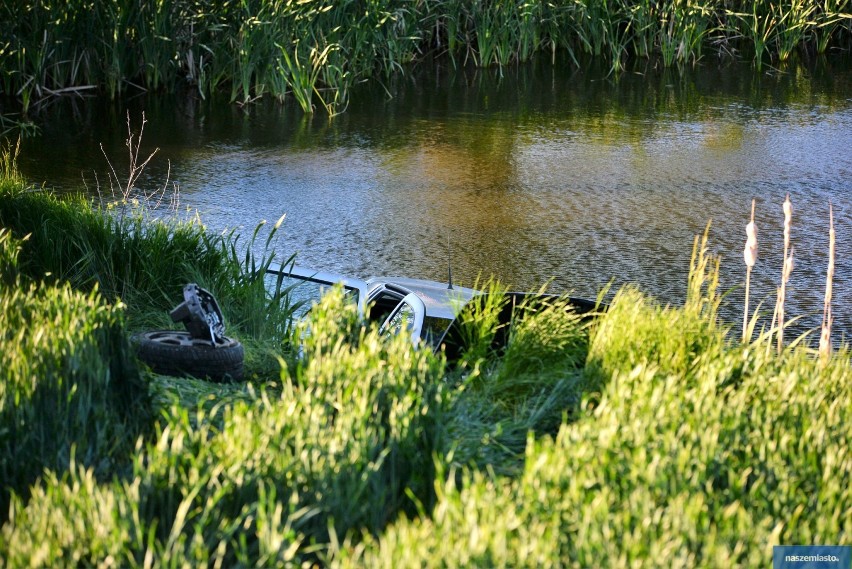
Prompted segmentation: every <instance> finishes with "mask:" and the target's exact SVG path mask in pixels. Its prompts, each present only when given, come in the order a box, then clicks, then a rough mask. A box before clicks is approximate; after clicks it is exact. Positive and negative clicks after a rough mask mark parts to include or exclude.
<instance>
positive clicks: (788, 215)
mask: <svg viewBox="0 0 852 569" xmlns="http://www.w3.org/2000/svg"><path fill="white" fill-rule="evenodd" d="M783 209H784V265H783V267H782V269H781V288H780V289H778V309H777V312H778V353H779V354H780V353H781V349H782V348H783V346H784V301H785V299H786V296H787V281H789V280H790V273H792V272H793V253H792V251H790V230H791V228H792V226H793V204H792V203H790V194H787V198H786V199H785V200H784V206H783ZM788 251H789V255H788Z"/></svg>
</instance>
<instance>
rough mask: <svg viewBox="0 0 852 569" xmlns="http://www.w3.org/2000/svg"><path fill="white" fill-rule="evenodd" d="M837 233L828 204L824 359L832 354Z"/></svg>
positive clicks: (822, 334)
mask: <svg viewBox="0 0 852 569" xmlns="http://www.w3.org/2000/svg"><path fill="white" fill-rule="evenodd" d="M836 237H837V236H836V235H835V232H834V208H833V207H832V205H831V204H830V203H829V204H828V268H827V269H826V272H825V298H824V301H823V312H822V327H821V329H820V336H819V353H820V356H822V357H823V359H825V358H827V357H828V356H829V355H830V354H831V326H832V324H833V323H834V316H833V315H832V314H831V296H832V291H833V288H834V250H835V240H836Z"/></svg>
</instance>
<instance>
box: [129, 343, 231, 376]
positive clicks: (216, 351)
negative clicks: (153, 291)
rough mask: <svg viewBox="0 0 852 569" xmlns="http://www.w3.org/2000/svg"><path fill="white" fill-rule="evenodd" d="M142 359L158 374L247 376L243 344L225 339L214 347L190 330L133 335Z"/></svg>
mask: <svg viewBox="0 0 852 569" xmlns="http://www.w3.org/2000/svg"><path fill="white" fill-rule="evenodd" d="M133 341H134V343H135V344H136V353H137V355H138V356H139V359H140V360H142V361H143V362H145V363H146V364H148V366H149V367H150V368H151V370H153V371H154V372H156V373H160V374H163V375H173V376H177V377H196V378H199V379H208V380H210V381H229V380H230V381H239V380H241V379H242V377H243V345H242V344H240V343H239V342H238V341H237V340H233V339H231V338H225V339H224V340H223V341H222V342H219V343H218V344H217V345H216V347H213V346H212V345H211V344H210V342H209V341H204V340H198V339H193V338H192V336H190V334H189V332H178V331H175V330H154V331H153V332H143V333H141V334H136V335H135V336H133Z"/></svg>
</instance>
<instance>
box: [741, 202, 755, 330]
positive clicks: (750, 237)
mask: <svg viewBox="0 0 852 569" xmlns="http://www.w3.org/2000/svg"><path fill="white" fill-rule="evenodd" d="M754 202H755V200H751V221H750V222H749V223H748V225H746V245H745V249H744V250H743V259H744V260H745V264H746V286H745V307H744V309H743V342H745V341H746V340H747V339H748V338H747V336H748V295H749V287H750V285H751V269H752V267H754V264H755V263H756V262H757V225H755V224H754Z"/></svg>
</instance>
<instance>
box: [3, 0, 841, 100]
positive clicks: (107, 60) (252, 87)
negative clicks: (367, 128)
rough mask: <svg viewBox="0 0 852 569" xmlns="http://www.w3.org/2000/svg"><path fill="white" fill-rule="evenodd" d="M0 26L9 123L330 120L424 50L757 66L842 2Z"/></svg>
mask: <svg viewBox="0 0 852 569" xmlns="http://www.w3.org/2000/svg"><path fill="white" fill-rule="evenodd" d="M0 21H2V22H4V25H3V26H2V30H0V92H2V93H3V94H5V95H6V96H7V97H12V98H15V99H16V100H17V101H18V103H17V104H16V108H18V109H22V110H23V113H24V114H26V113H27V111H28V110H29V109H30V108H31V106H32V105H33V104H34V103H36V102H38V101H42V100H45V99H47V98H50V97H54V96H59V95H68V94H85V93H90V92H103V93H106V94H107V95H108V96H109V97H111V98H116V97H119V96H122V95H123V94H125V93H136V92H139V91H143V90H148V91H161V90H166V91H171V90H175V89H178V88H182V87H187V88H191V89H194V90H195V91H197V93H198V94H199V95H200V96H201V97H206V96H208V95H210V94H211V93H213V92H216V91H226V92H228V93H229V94H230V99H231V101H233V102H237V103H241V104H246V103H249V102H251V101H253V100H255V99H256V98H258V97H262V96H265V95H270V96H273V97H275V98H278V99H279V100H284V99H288V98H292V99H293V100H295V101H296V102H297V103H298V105H299V106H301V108H302V109H303V110H305V111H306V112H313V109H314V108H320V109H324V110H325V111H327V112H328V113H329V114H335V113H338V112H342V111H343V110H345V108H346V106H347V103H348V97H349V90H350V88H351V87H352V85H354V84H355V83H357V82H359V81H361V80H364V79H369V78H375V79H376V80H378V81H384V80H385V79H387V78H388V77H389V76H390V75H392V74H394V73H398V72H403V71H404V69H405V65H407V64H409V63H412V62H416V61H418V60H421V59H423V58H426V57H433V56H437V57H447V58H449V59H450V60H451V61H452V62H453V64H455V65H466V64H471V65H477V66H483V67H484V66H490V65H500V66H506V65H510V64H513V63H516V62H524V61H527V60H528V59H530V58H531V57H533V56H534V55H536V54H540V53H541V54H546V56H548V57H550V58H553V59H556V58H568V59H570V60H572V61H574V62H575V63H576V62H577V61H579V60H580V59H581V58H582V57H584V56H590V57H595V58H602V59H603V60H605V61H606V62H607V63H608V64H609V65H610V66H611V68H612V70H613V71H614V72H619V71H621V70H622V69H623V68H624V65H625V62H626V61H627V60H628V59H630V58H652V59H654V60H655V61H658V62H659V63H660V64H661V65H663V66H666V67H668V66H674V65H686V64H693V63H695V62H696V61H698V60H699V59H701V58H703V57H708V56H717V55H719V56H725V57H727V56H736V57H744V58H748V59H753V60H754V61H755V62H756V64H757V65H758V67H760V66H761V65H764V64H770V63H773V62H777V61H785V60H787V59H789V58H790V57H792V56H793V55H794V54H796V53H802V54H804V55H807V56H811V55H818V54H823V53H825V52H826V51H828V50H830V49H833V48H839V49H848V48H849V46H850V41H852V8H850V1H849V0H826V1H822V2H816V1H815V0H785V1H781V2H776V1H769V0H758V1H755V2H744V1H739V0H689V1H686V0H663V1H652V0H641V1H638V2H634V1H627V0H615V1H607V0H558V1H550V2H546V1H543V0H518V1H503V0H494V1H484V0H477V1H473V2H467V1H460V0H418V1H416V2H407V1H400V0H369V1H364V0H346V1H331V0H307V1H301V2H293V1H289V0H288V1H284V0H250V1H245V2H236V1H232V0H217V1H215V2H200V1H196V0H164V1H161V2H140V1H138V0H109V1H107V2H93V1H90V0H71V1H66V0H62V1H58V0H47V1H44V2H4V3H2V5H0ZM10 112H11V111H10ZM9 114H10V113H7V115H9Z"/></svg>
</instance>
